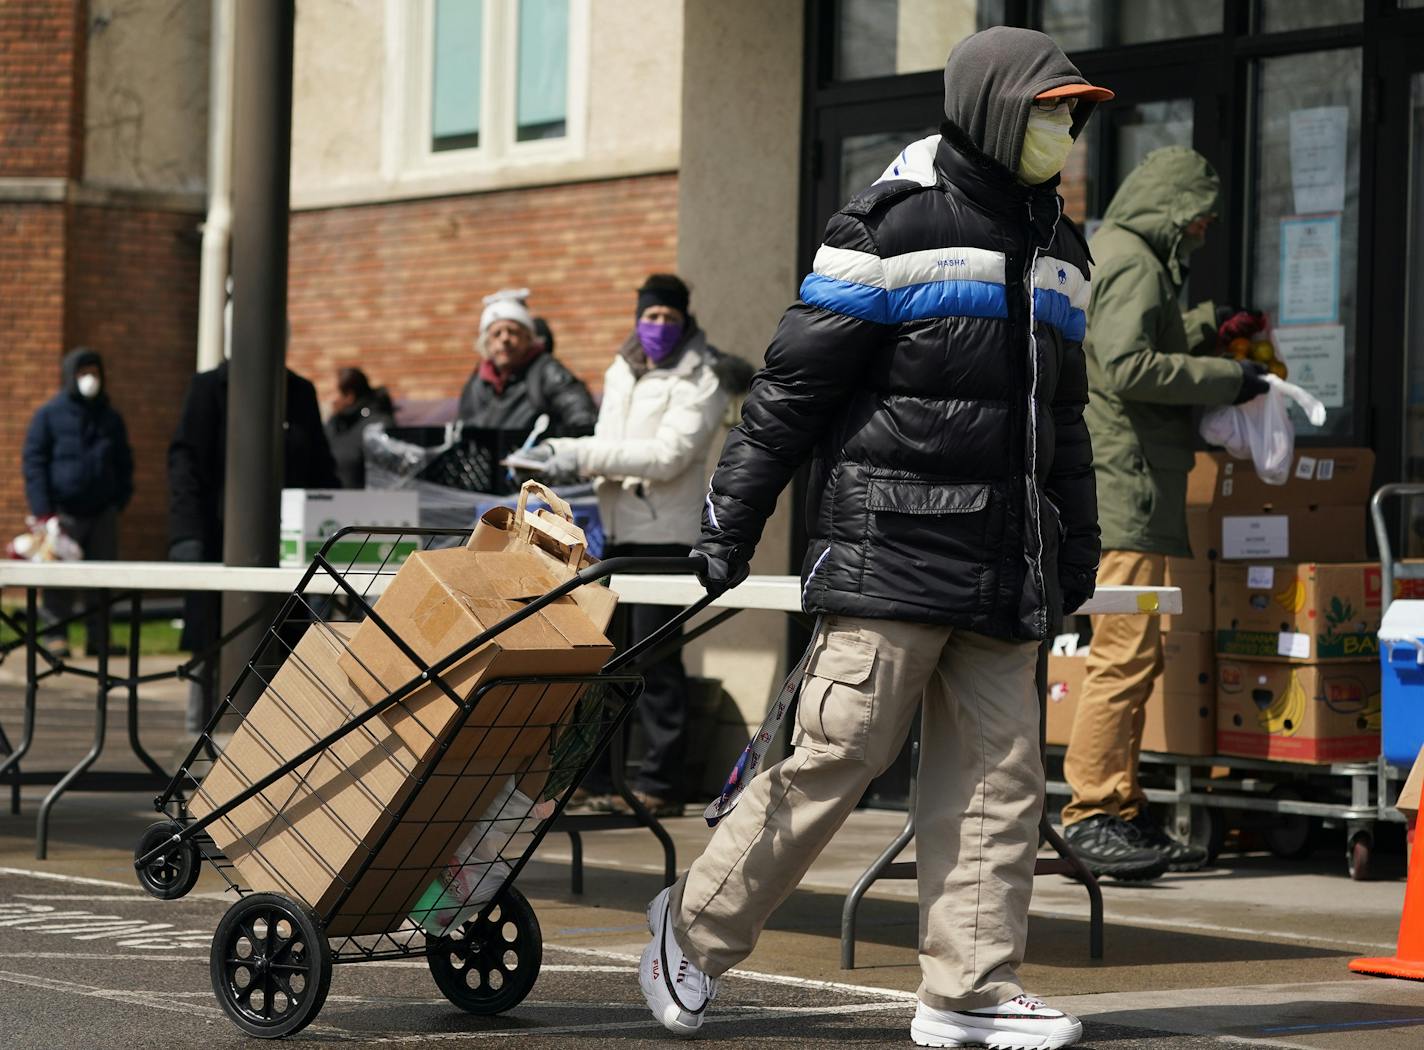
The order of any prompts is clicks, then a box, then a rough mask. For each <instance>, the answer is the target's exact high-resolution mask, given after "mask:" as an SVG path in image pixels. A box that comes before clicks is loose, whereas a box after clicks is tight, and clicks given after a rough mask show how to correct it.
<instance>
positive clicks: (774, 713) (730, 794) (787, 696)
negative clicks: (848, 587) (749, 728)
mask: <svg viewBox="0 0 1424 1050" xmlns="http://www.w3.org/2000/svg"><path fill="white" fill-rule="evenodd" d="M820 637H821V621H820V620H819V619H818V620H817V621H816V627H815V630H813V631H812V632H811V644H810V645H808V646H806V651H805V652H804V653H802V654H801V659H800V660H798V661H796V666H795V667H793V668H792V669H791V673H790V674H789V675H787V676H786V681H784V682H782V683H781V689H780V691H779V692H778V693H777V694H776V701H775V703H773V704H772V705H771V710H770V711H768V712H767V715H766V718H765V720H763V722H762V724H761V728H760V729H758V730H757V731H756V735H755V736H754V737H752V739H751V741H750V742H749V743H748V744H747V746H746V747H744V748H743V749H742V754H741V757H739V758H738V759H737V762H736V765H734V766H733V767H732V772H731V773H730V774H728V776H727V783H726V785H725V786H724V787H723V788H722V794H721V795H719V796H718V797H717V798H716V799H714V800H713V801H712V804H711V805H709V806H708V807H707V811H706V812H705V813H704V814H703V819H705V820H706V821H707V826H708V827H709V828H715V827H716V826H717V822H718V821H719V820H721V819H722V818H723V817H725V816H726V815H727V814H728V813H730V812H732V810H733V809H734V808H735V807H736V805H737V800H738V799H740V798H741V797H742V792H743V791H745V790H746V787H747V784H748V783H750V781H751V779H752V777H754V776H756V775H757V771H758V770H760V769H761V763H762V759H764V758H766V752H767V749H768V748H769V747H771V742H772V741H773V740H774V739H776V734H777V731H778V730H779V729H780V728H781V723H782V722H783V721H785V719H786V712H788V711H790V710H791V701H792V700H793V699H795V697H796V694H797V693H798V692H799V691H800V689H801V681H802V679H803V678H805V676H806V667H807V665H808V664H810V662H811V652H812V650H813V649H815V648H816V641H817V640H818V639H819V638H820Z"/></svg>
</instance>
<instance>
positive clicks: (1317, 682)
mask: <svg viewBox="0 0 1424 1050" xmlns="http://www.w3.org/2000/svg"><path fill="white" fill-rule="evenodd" d="M1216 743H1217V750H1218V751H1219V752H1220V753H1221V754H1223V755H1239V756H1241V757H1243V758H1267V759H1279V760H1282V761H1287V762H1318V763H1328V762H1347V761H1352V760H1357V759H1372V758H1375V757H1376V756H1378V755H1379V746H1380V676H1379V665H1378V664H1375V663H1352V664H1345V663H1342V664H1279V663H1263V662H1261V661H1255V660H1233V659H1229V658H1226V657H1219V658H1218V660H1217V694H1216Z"/></svg>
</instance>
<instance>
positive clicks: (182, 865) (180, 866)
mask: <svg viewBox="0 0 1424 1050" xmlns="http://www.w3.org/2000/svg"><path fill="white" fill-rule="evenodd" d="M182 830H183V828H182V825H180V824H179V823H178V822H177V821H176V820H160V821H159V822H158V823H156V824H150V825H149V826H148V827H147V828H145V829H144V832H143V834H142V835H140V836H139V839H138V845H137V846H135V847H134V860H138V859H139V858H140V857H142V856H144V855H145V854H148V853H150V852H152V851H153V850H155V849H157V848H158V847H159V846H161V845H163V844H164V843H165V842H169V841H171V840H172V838H173V836H174V835H177V834H178V833H179V832H180V831H182ZM137 874H138V884H139V885H140V886H142V887H143V888H144V892H146V893H148V894H150V895H151V896H154V897H157V898H158V899H159V900H161V901H171V900H177V899H178V898H179V897H184V896H186V895H187V893H188V891H189V890H191V889H192V888H193V887H194V886H195V885H197V882H198V874H199V862H198V847H197V846H196V845H195V844H194V843H193V840H192V839H191V838H187V839H183V840H181V841H180V842H178V843H176V844H175V845H174V846H173V848H172V849H168V850H165V851H164V852H163V853H160V854H159V855H158V856H157V857H156V858H154V859H153V860H151V861H149V862H148V863H147V864H145V865H144V866H143V867H141V868H139V869H137Z"/></svg>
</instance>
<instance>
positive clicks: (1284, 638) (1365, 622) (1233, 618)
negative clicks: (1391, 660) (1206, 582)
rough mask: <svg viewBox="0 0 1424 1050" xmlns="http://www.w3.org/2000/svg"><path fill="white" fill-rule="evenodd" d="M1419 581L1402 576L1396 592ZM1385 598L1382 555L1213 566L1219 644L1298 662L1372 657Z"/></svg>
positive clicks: (1221, 648) (1228, 650)
mask: <svg viewBox="0 0 1424 1050" xmlns="http://www.w3.org/2000/svg"><path fill="white" fill-rule="evenodd" d="M1421 587H1424V581H1421V580H1399V581H1397V585H1396V587H1395V591H1396V596H1400V595H1404V594H1410V593H1413V592H1415V591H1417V590H1419V589H1420V588H1421ZM1381 598H1382V580H1381V576H1380V567H1379V563H1378V562H1352V563H1345V564H1331V563H1324V562H1310V563H1304V564H1292V563H1289V562H1264V563H1250V562H1244V563H1242V562H1238V563H1230V564H1229V563H1225V562H1223V563H1221V564H1219V565H1218V566H1217V568H1216V642H1217V645H1216V650H1217V652H1218V653H1220V654H1221V655H1223V656H1238V657H1242V658H1245V659H1251V660H1268V661H1270V660H1280V661H1283V662H1294V663H1316V662H1324V661H1352V660H1374V659H1376V658H1377V657H1378V655H1379V639H1378V637H1377V634H1378V632H1379V627H1380V617H1381V614H1382V609H1383V602H1382V601H1381Z"/></svg>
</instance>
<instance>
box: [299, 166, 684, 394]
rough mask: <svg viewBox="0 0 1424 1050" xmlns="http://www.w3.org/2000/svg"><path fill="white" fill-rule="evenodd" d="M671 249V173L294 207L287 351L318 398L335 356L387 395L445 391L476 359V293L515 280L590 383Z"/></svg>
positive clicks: (456, 387) (669, 264) (598, 379)
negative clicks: (528, 292) (313, 208)
mask: <svg viewBox="0 0 1424 1050" xmlns="http://www.w3.org/2000/svg"><path fill="white" fill-rule="evenodd" d="M676 259H677V177H676V176H675V175H652V176H642V177H637V178H628V179H615V180H609V181H604V182H589V183H577V184H571V185H563V186H551V187H542V188H537V189H523V190H510V191H505V192H498V193H486V194H478V195H472V196H465V197H448V198H440V199H434V200H421V201H410V202H400V203H391V204H380V205H371V206H366V207H352V208H334V209H328V210H322V211H308V212H299V213H296V214H294V215H293V216H292V224H291V261H290V268H289V272H290V285H289V288H288V304H289V311H290V316H291V321H292V344H291V348H290V351H289V354H288V364H289V365H290V366H291V367H292V368H294V369H295V370H296V371H298V372H301V373H302V374H303V375H305V376H307V378H309V379H311V380H312V381H313V382H315V383H316V385H317V391H318V394H319V396H320V397H321V400H322V405H323V411H325V409H326V404H327V402H328V401H329V400H330V398H331V397H332V395H333V394H334V393H335V383H336V371H337V369H338V368H340V367H342V366H344V365H356V366H358V367H361V368H363V369H364V370H365V371H366V374H367V375H368V376H369V377H370V379H371V381H372V382H373V383H374V384H376V385H387V386H389V387H390V389H391V391H392V394H393V395H394V396H396V397H412V398H442V397H452V396H455V395H457V394H458V393H459V391H460V388H461V386H462V385H463V384H464V382H465V380H466V379H467V378H468V377H469V374H470V372H471V370H472V369H473V368H474V366H475V363H476V357H475V352H474V339H475V336H476V335H477V334H478V330H479V317H480V311H481V309H482V304H481V302H480V300H481V299H482V298H483V297H484V296H485V295H487V294H488V293H490V292H493V291H496V290H498V289H500V288H506V287H527V288H529V289H531V295H530V298H529V305H530V308H531V309H532V310H533V311H534V313H535V314H540V315H543V316H544V317H547V318H548V319H549V323H550V325H551V326H552V327H553V330H554V335H555V338H556V340H557V344H558V345H557V348H556V354H557V356H558V357H559V359H560V360H562V361H563V362H564V363H565V364H567V365H568V366H569V367H570V368H572V369H573V370H574V371H575V372H577V373H578V374H579V375H580V376H581V377H582V378H583V379H584V380H585V381H587V382H588V383H589V384H590V386H591V387H592V388H593V389H595V391H596V390H597V389H599V388H601V386H602V376H603V371H604V369H605V368H607V367H608V363H609V361H610V360H611V359H612V356H613V354H614V353H615V352H616V351H617V349H618V346H619V345H620V343H621V342H622V340H623V338H624V337H625V336H626V335H627V334H628V332H629V331H630V330H631V329H632V326H633V321H634V308H635V295H634V290H635V289H636V288H637V287H638V285H639V284H641V283H642V280H643V278H644V277H646V276H647V275H648V274H649V273H652V272H656V271H670V270H673V269H674V268H675V266H676ZM693 309H694V310H695V309H696V295H695V291H694V297H693Z"/></svg>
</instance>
